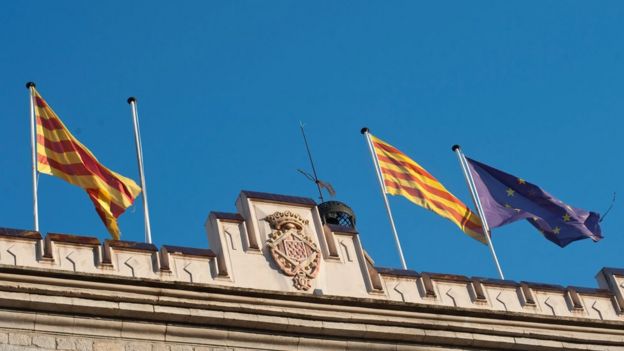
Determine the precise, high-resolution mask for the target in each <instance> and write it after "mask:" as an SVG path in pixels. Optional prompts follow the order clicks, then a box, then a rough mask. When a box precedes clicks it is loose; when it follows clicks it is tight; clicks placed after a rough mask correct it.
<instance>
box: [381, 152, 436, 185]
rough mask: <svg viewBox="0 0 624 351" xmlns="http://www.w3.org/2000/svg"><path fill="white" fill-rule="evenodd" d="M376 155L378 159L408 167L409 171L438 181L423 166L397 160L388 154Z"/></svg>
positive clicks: (400, 166)
mask: <svg viewBox="0 0 624 351" xmlns="http://www.w3.org/2000/svg"><path fill="white" fill-rule="evenodd" d="M377 157H378V158H379V160H380V161H384V162H388V163H391V164H393V165H395V166H397V167H399V168H407V169H409V170H411V171H413V172H415V173H418V174H420V175H421V176H423V177H426V178H429V179H431V180H434V181H436V182H437V181H438V180H437V179H436V178H435V177H434V176H432V175H431V174H430V173H429V172H427V171H425V169H424V168H422V167H416V166H414V165H413V164H411V163H409V162H407V161H403V160H399V159H396V158H393V157H391V156H388V155H383V154H382V155H379V154H377ZM405 157H407V156H405Z"/></svg>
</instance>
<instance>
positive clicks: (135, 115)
mask: <svg viewBox="0 0 624 351" xmlns="http://www.w3.org/2000/svg"><path fill="white" fill-rule="evenodd" d="M128 103H129V104H130V107H131V109H132V122H133V123H134V141H135V144H136V153H137V161H138V163H139V177H140V178H141V189H142V190H143V215H144V219H145V242H146V243H148V244H151V243H152V230H151V227H150V217H149V208H148V206H147V186H146V185H145V172H144V170H143V147H142V146H141V132H140V131H139V116H138V115H139V113H138V111H137V100H136V98H135V97H129V98H128Z"/></svg>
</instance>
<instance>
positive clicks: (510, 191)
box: [507, 188, 516, 196]
mask: <svg viewBox="0 0 624 351" xmlns="http://www.w3.org/2000/svg"><path fill="white" fill-rule="evenodd" d="M515 192H516V191H515V190H513V189H512V188H507V196H514V194H515Z"/></svg>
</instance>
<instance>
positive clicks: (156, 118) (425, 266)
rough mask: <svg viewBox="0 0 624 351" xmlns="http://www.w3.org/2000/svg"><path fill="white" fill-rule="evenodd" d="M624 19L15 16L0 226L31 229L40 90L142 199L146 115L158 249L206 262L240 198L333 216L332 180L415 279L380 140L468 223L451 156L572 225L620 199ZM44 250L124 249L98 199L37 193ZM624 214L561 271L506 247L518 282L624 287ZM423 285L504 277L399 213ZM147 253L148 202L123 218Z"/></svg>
mask: <svg viewBox="0 0 624 351" xmlns="http://www.w3.org/2000/svg"><path fill="white" fill-rule="evenodd" d="M622 18H624V4H623V3H621V2H617V1H611V2H609V1H604V2H599V3H598V2H580V1H566V2H563V1H535V2H502V1H499V2H495V1H489V2H465V1H456V2H448V1H441V2H428V3H427V2H415V1H394V2H385V1H340V2H336V1H319V2H316V1H315V2H294V1H271V2H268V1H265V2H259V1H227V2H226V1H220V2H217V1H212V2H207V1H187V2H171V1H144V2H139V1H135V2H132V3H128V2H121V1H107V2H79V1H56V2H49V1H29V2H6V3H2V4H1V5H0V43H2V50H0V77H2V79H0V108H1V110H0V111H2V112H1V114H2V121H3V125H4V128H5V131H6V134H5V136H4V137H3V138H1V139H0V150H2V153H1V157H0V170H1V171H0V194H1V195H2V196H1V198H2V202H1V204H0V226H3V227H11V228H23V229H30V228H32V191H31V173H30V171H31V168H30V167H31V159H30V155H31V154H30V139H29V121H28V118H29V116H28V111H29V105H28V92H27V90H26V89H25V87H24V84H25V83H26V82H27V81H30V80H32V81H35V82H36V83H37V87H38V89H39V91H40V92H41V94H42V95H43V97H44V98H45V99H46V100H47V101H48V103H49V104H50V106H52V108H53V109H54V110H55V111H56V112H57V114H59V116H60V117H61V119H62V120H63V121H64V122H65V124H66V125H67V126H68V127H69V128H70V130H71V131H72V132H73V133H74V135H75V136H76V137H78V138H79V139H80V140H81V142H82V143H84V144H85V145H86V146H87V147H89V148H90V149H91V151H92V152H93V153H94V154H95V155H96V156H97V157H98V159H99V160H100V161H101V162H102V163H104V164H105V165H106V166H108V167H109V168H111V169H113V170H115V171H117V172H119V173H121V174H124V175H126V176H129V177H131V178H134V179H135V180H137V181H138V171H137V167H136V158H135V153H134V140H133V134H132V122H131V115H130V109H129V106H128V104H127V103H126V99H127V98H128V97H129V96H136V97H137V98H138V101H139V105H138V106H139V114H140V118H141V127H142V130H141V134H142V137H143V148H144V150H143V152H144V157H145V171H146V176H147V185H148V192H149V197H150V209H151V217H152V232H153V234H152V235H153V239H154V243H155V244H157V245H162V244H174V245H183V246H195V247H206V246H207V245H208V244H207V239H206V235H205V233H204V229H203V223H204V220H205V219H206V217H207V215H208V213H209V212H210V211H211V210H217V211H234V210H235V208H234V201H235V199H236V197H237V196H238V193H239V192H240V190H243V189H246V190H255V191H264V192H272V193H280V194H290V195H299V196H308V197H312V198H316V196H317V194H316V188H315V187H314V185H313V184H312V183H310V182H309V181H308V180H306V179H305V178H304V177H303V176H302V175H300V174H299V173H298V172H297V171H296V170H297V169H298V168H303V169H307V170H309V169H310V167H309V164H308V161H307V155H306V153H305V149H304V144H303V140H302V139H301V136H300V132H299V121H303V122H304V123H305V125H306V132H307V134H308V138H309V142H310V146H311V148H312V152H313V155H314V157H315V159H316V162H317V170H318V172H319V177H320V178H321V179H323V180H326V181H329V182H330V183H332V184H333V186H334V187H335V188H336V191H337V193H338V195H337V197H336V199H337V200H340V201H343V202H345V203H347V204H349V205H350V206H351V207H352V208H353V209H354V211H355V212H356V214H357V218H358V229H359V231H360V235H361V238H362V240H363V242H364V246H365V248H366V249H367V251H368V252H369V253H370V255H371V256H372V257H373V259H375V261H376V264H378V265H380V266H390V267H400V262H399V259H398V256H397V254H396V251H395V248H394V242H393V241H392V237H391V232H390V227H389V224H388V219H387V217H386V214H385V210H384V207H383V201H382V198H381V195H380V190H379V187H378V184H377V180H376V178H375V173H374V170H373V168H372V162H371V159H370V155H369V152H368V149H367V146H366V143H365V140H364V138H363V137H362V135H361V134H360V133H359V130H360V128H361V127H363V126H367V127H369V128H370V129H371V131H372V132H373V134H375V135H377V136H378V137H380V138H382V139H384V140H386V141H387V142H389V143H391V144H393V145H394V146H396V147H398V148H399V149H401V150H402V151H404V152H405V153H406V154H408V155H410V156H411V157H412V158H414V160H416V161H417V162H419V163H420V164H421V165H422V166H423V167H425V168H426V169H427V170H428V171H429V172H431V173H432V174H433V175H434V176H436V177H437V178H438V179H439V180H440V181H441V182H442V183H444V184H445V185H446V187H447V188H448V189H449V190H450V191H451V192H453V193H454V194H455V195H456V196H458V197H459V198H461V199H463V200H464V201H465V202H466V203H467V204H469V205H470V206H472V204H471V202H470V197H469V194H468V192H467V189H466V185H465V182H464V179H463V177H462V174H461V170H460V168H459V164H458V162H457V159H456V158H455V155H454V154H453V153H452V152H451V150H450V147H451V146H452V145H453V144H456V143H457V144H461V145H462V147H463V150H464V151H465V153H466V154H467V155H468V156H469V157H472V158H475V159H477V160H479V161H482V162H484V163H487V164H490V165H492V166H494V167H497V168H500V169H501V170H504V171H507V172H509V173H511V174H514V175H517V176H519V177H522V178H524V179H527V180H529V181H531V182H533V183H535V184H538V185H540V186H542V187H544V188H545V189H546V190H547V191H549V192H550V193H552V194H553V195H555V196H557V197H558V198H560V199H561V200H563V201H565V202H568V203H569V204H571V205H573V206H575V207H581V208H585V209H588V210H593V211H597V212H604V210H605V209H606V208H607V207H608V206H609V203H610V201H611V197H612V194H613V192H617V193H618V194H622V195H621V196H624V189H623V186H622V181H621V180H622V177H623V175H624V166H623V165H622V157H621V154H622V152H621V150H620V148H621V144H620V140H621V137H622V135H621V134H622V133H621V130H622V122H621V121H622V117H623V116H624V65H623V64H622V62H624V41H622V33H623V30H624V22H622V20H621V19H622ZM39 196H40V197H39V201H40V218H41V220H40V223H41V229H42V231H43V232H62V233H73V234H81V235H92V236H97V237H99V238H101V239H105V238H107V233H106V229H105V227H104V226H103V225H102V223H101V222H100V220H99V218H98V217H97V215H96V214H95V211H94V210H93V206H92V204H91V202H90V200H89V199H88V197H87V196H86V194H85V193H84V191H83V190H81V189H79V188H77V187H74V186H71V185H69V184H66V183H64V182H63V181H62V180H60V179H56V178H53V177H50V176H45V175H42V176H41V177H40V190H39ZM622 201H624V200H618V201H616V204H615V207H614V209H613V210H612V212H611V213H610V214H609V216H608V217H607V219H606V220H605V221H604V222H603V223H602V228H603V234H604V236H605V239H604V240H602V241H601V242H598V243H593V242H591V241H590V240H584V241H581V242H576V243H573V244H571V245H570V246H568V247H566V248H564V249H561V248H559V247H558V246H556V245H554V244H552V243H551V242H549V241H547V240H545V239H544V238H542V237H541V235H540V234H539V233H538V232H537V231H536V230H535V229H533V227H531V226H530V225H529V224H528V223H525V222H517V223H514V224H511V225H509V226H506V227H503V228H498V229H495V230H494V236H493V240H494V244H495V246H496V250H497V253H498V255H499V258H500V261H501V265H502V268H503V270H504V272H505V275H506V277H507V278H509V279H514V280H527V281H539V282H549V283H557V284H563V285H582V286H595V282H594V278H593V277H594V275H595V274H596V273H597V272H598V271H599V270H600V269H601V268H602V267H605V266H611V267H624V260H623V258H622V257H623V256H622V248H623V247H624V237H623V236H622V234H621V230H620V228H621V226H622V224H623V223H622V218H623V217H622V211H623V210H622V208H623V207H622ZM390 203H391V206H392V210H393V212H394V214H395V221H396V223H397V226H398V231H399V236H400V238H401V241H402V244H403V250H404V251H405V253H406V260H407V263H408V266H409V268H410V269H414V270H416V271H428V272H443V273H456V274H465V275H469V276H488V277H496V276H497V274H496V269H495V267H494V264H493V263H492V259H491V257H490V255H489V251H488V249H487V247H486V246H483V245H481V244H479V243H477V242H476V241H474V240H472V239H470V238H469V237H468V236H466V235H464V234H463V233H462V232H461V231H459V230H458V229H457V228H456V227H455V226H454V224H453V223H451V222H449V221H447V220H444V219H443V218H441V217H438V216H437V215H435V214H433V213H431V212H428V211H426V210H424V209H422V208H419V207H417V206H415V205H412V204H411V203H410V202H409V201H407V200H406V199H404V198H400V197H391V198H390ZM119 223H120V226H121V229H122V231H123V238H124V239H126V240H133V241H142V240H143V215H142V208H141V200H139V201H138V202H137V203H136V206H135V207H133V208H130V209H129V210H128V211H127V212H126V213H125V214H124V215H122V216H121V218H120V222H119Z"/></svg>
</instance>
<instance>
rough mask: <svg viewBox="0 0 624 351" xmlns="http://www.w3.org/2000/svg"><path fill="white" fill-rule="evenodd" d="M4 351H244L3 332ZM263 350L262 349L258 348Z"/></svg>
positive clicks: (1, 347)
mask: <svg viewBox="0 0 624 351" xmlns="http://www.w3.org/2000/svg"><path fill="white" fill-rule="evenodd" d="M0 350H1V351H54V350H67V351H235V350H236V351H245V350H252V349H248V348H240V347H236V348H233V347H225V346H217V345H215V346H207V345H193V344H176V343H167V342H149V341H143V340H132V339H111V338H92V337H75V336H71V335H63V334H50V333H41V332H35V333H32V332H31V333H25V332H11V331H7V330H4V331H0ZM255 350H260V349H255Z"/></svg>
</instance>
